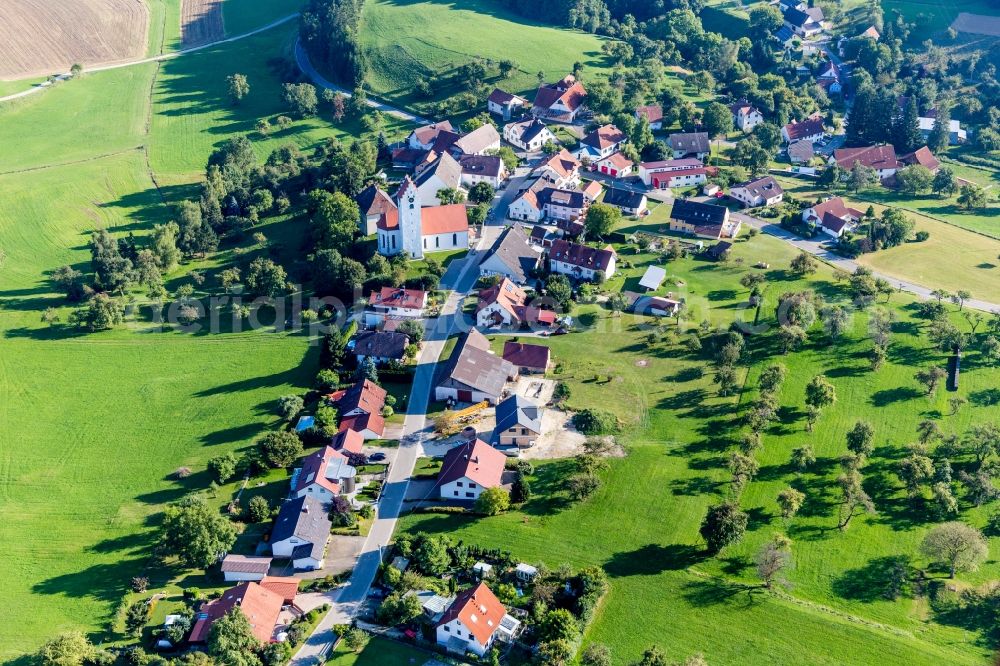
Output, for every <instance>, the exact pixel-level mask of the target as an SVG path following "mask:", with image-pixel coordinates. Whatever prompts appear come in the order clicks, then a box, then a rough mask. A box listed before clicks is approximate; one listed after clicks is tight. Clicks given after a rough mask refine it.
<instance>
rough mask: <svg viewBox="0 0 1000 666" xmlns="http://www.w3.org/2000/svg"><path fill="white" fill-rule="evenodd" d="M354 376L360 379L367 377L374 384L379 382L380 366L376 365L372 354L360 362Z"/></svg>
mask: <svg viewBox="0 0 1000 666" xmlns="http://www.w3.org/2000/svg"><path fill="white" fill-rule="evenodd" d="M354 377H355V379H359V380H360V379H367V380H368V381H370V382H372V383H374V384H378V368H377V367H375V361H373V360H372V358H371V357H370V356H366V357H365V358H364V359H363V360H362V361H361V362H360V363H358V368H357V370H355V371H354Z"/></svg>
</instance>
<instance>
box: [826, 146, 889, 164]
mask: <svg viewBox="0 0 1000 666" xmlns="http://www.w3.org/2000/svg"><path fill="white" fill-rule="evenodd" d="M833 159H835V160H836V161H837V164H838V165H840V167H841V168H843V169H850V168H851V167H853V166H854V163H855V162H859V163H861V164H863V165H865V166H866V167H871V168H872V169H897V168H899V160H897V159H896V149H895V148H893V147H892V146H891V145H889V144H885V145H882V146H865V147H864V148H838V149H837V150H835V151H833Z"/></svg>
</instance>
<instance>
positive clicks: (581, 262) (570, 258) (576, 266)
mask: <svg viewBox="0 0 1000 666" xmlns="http://www.w3.org/2000/svg"><path fill="white" fill-rule="evenodd" d="M615 261H616V260H615V251H614V250H613V249H611V246H610V245H609V246H607V247H606V248H604V249H598V248H596V247H590V246H588V245H580V244H579V243H570V242H569V241H566V240H563V239H559V240H557V241H554V242H553V243H552V247H551V248H550V249H549V268H550V269H551V271H552V272H553V273H562V274H563V275H568V276H569V277H571V278H574V279H577V280H594V279H596V278H597V277H598V275H601V276H603V279H607V278H610V277H611V276H612V275H614V274H615Z"/></svg>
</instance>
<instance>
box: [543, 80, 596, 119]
mask: <svg viewBox="0 0 1000 666" xmlns="http://www.w3.org/2000/svg"><path fill="white" fill-rule="evenodd" d="M586 99H587V90H586V89H585V88H584V87H583V84H581V83H580V82H579V81H577V80H576V77H575V76H573V75H572V74H567V75H566V76H565V77H563V78H562V79H561V80H560V81H556V82H555V83H546V84H544V85H542V86H540V87H539V88H538V92H537V93H535V102H534V104H533V105H532V107H531V113H532V115H534V116H535V117H536V118H549V119H551V120H555V121H558V122H562V123H571V122H573V121H574V120H576V116H577V114H578V113H580V110H581V109H582V108H583V103H584V101H585V100H586Z"/></svg>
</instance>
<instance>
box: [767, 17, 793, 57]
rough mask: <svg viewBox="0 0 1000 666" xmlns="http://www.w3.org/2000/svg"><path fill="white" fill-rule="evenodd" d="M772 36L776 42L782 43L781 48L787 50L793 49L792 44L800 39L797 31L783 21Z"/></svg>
mask: <svg viewBox="0 0 1000 666" xmlns="http://www.w3.org/2000/svg"><path fill="white" fill-rule="evenodd" d="M771 37H772V38H773V39H774V40H775V41H776V42H778V43H779V44H781V48H783V49H785V50H786V51H787V50H789V49H791V48H792V46H794V45H795V42H796V40H798V39H799V37H798V35H796V34H795V32H794V31H792V29H791V28H789V27H788V26H787V25H785V24H784V23H782V24H781V26H780V27H779V28H778V29H777V30H775V31H774V32H773V33H771Z"/></svg>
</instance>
